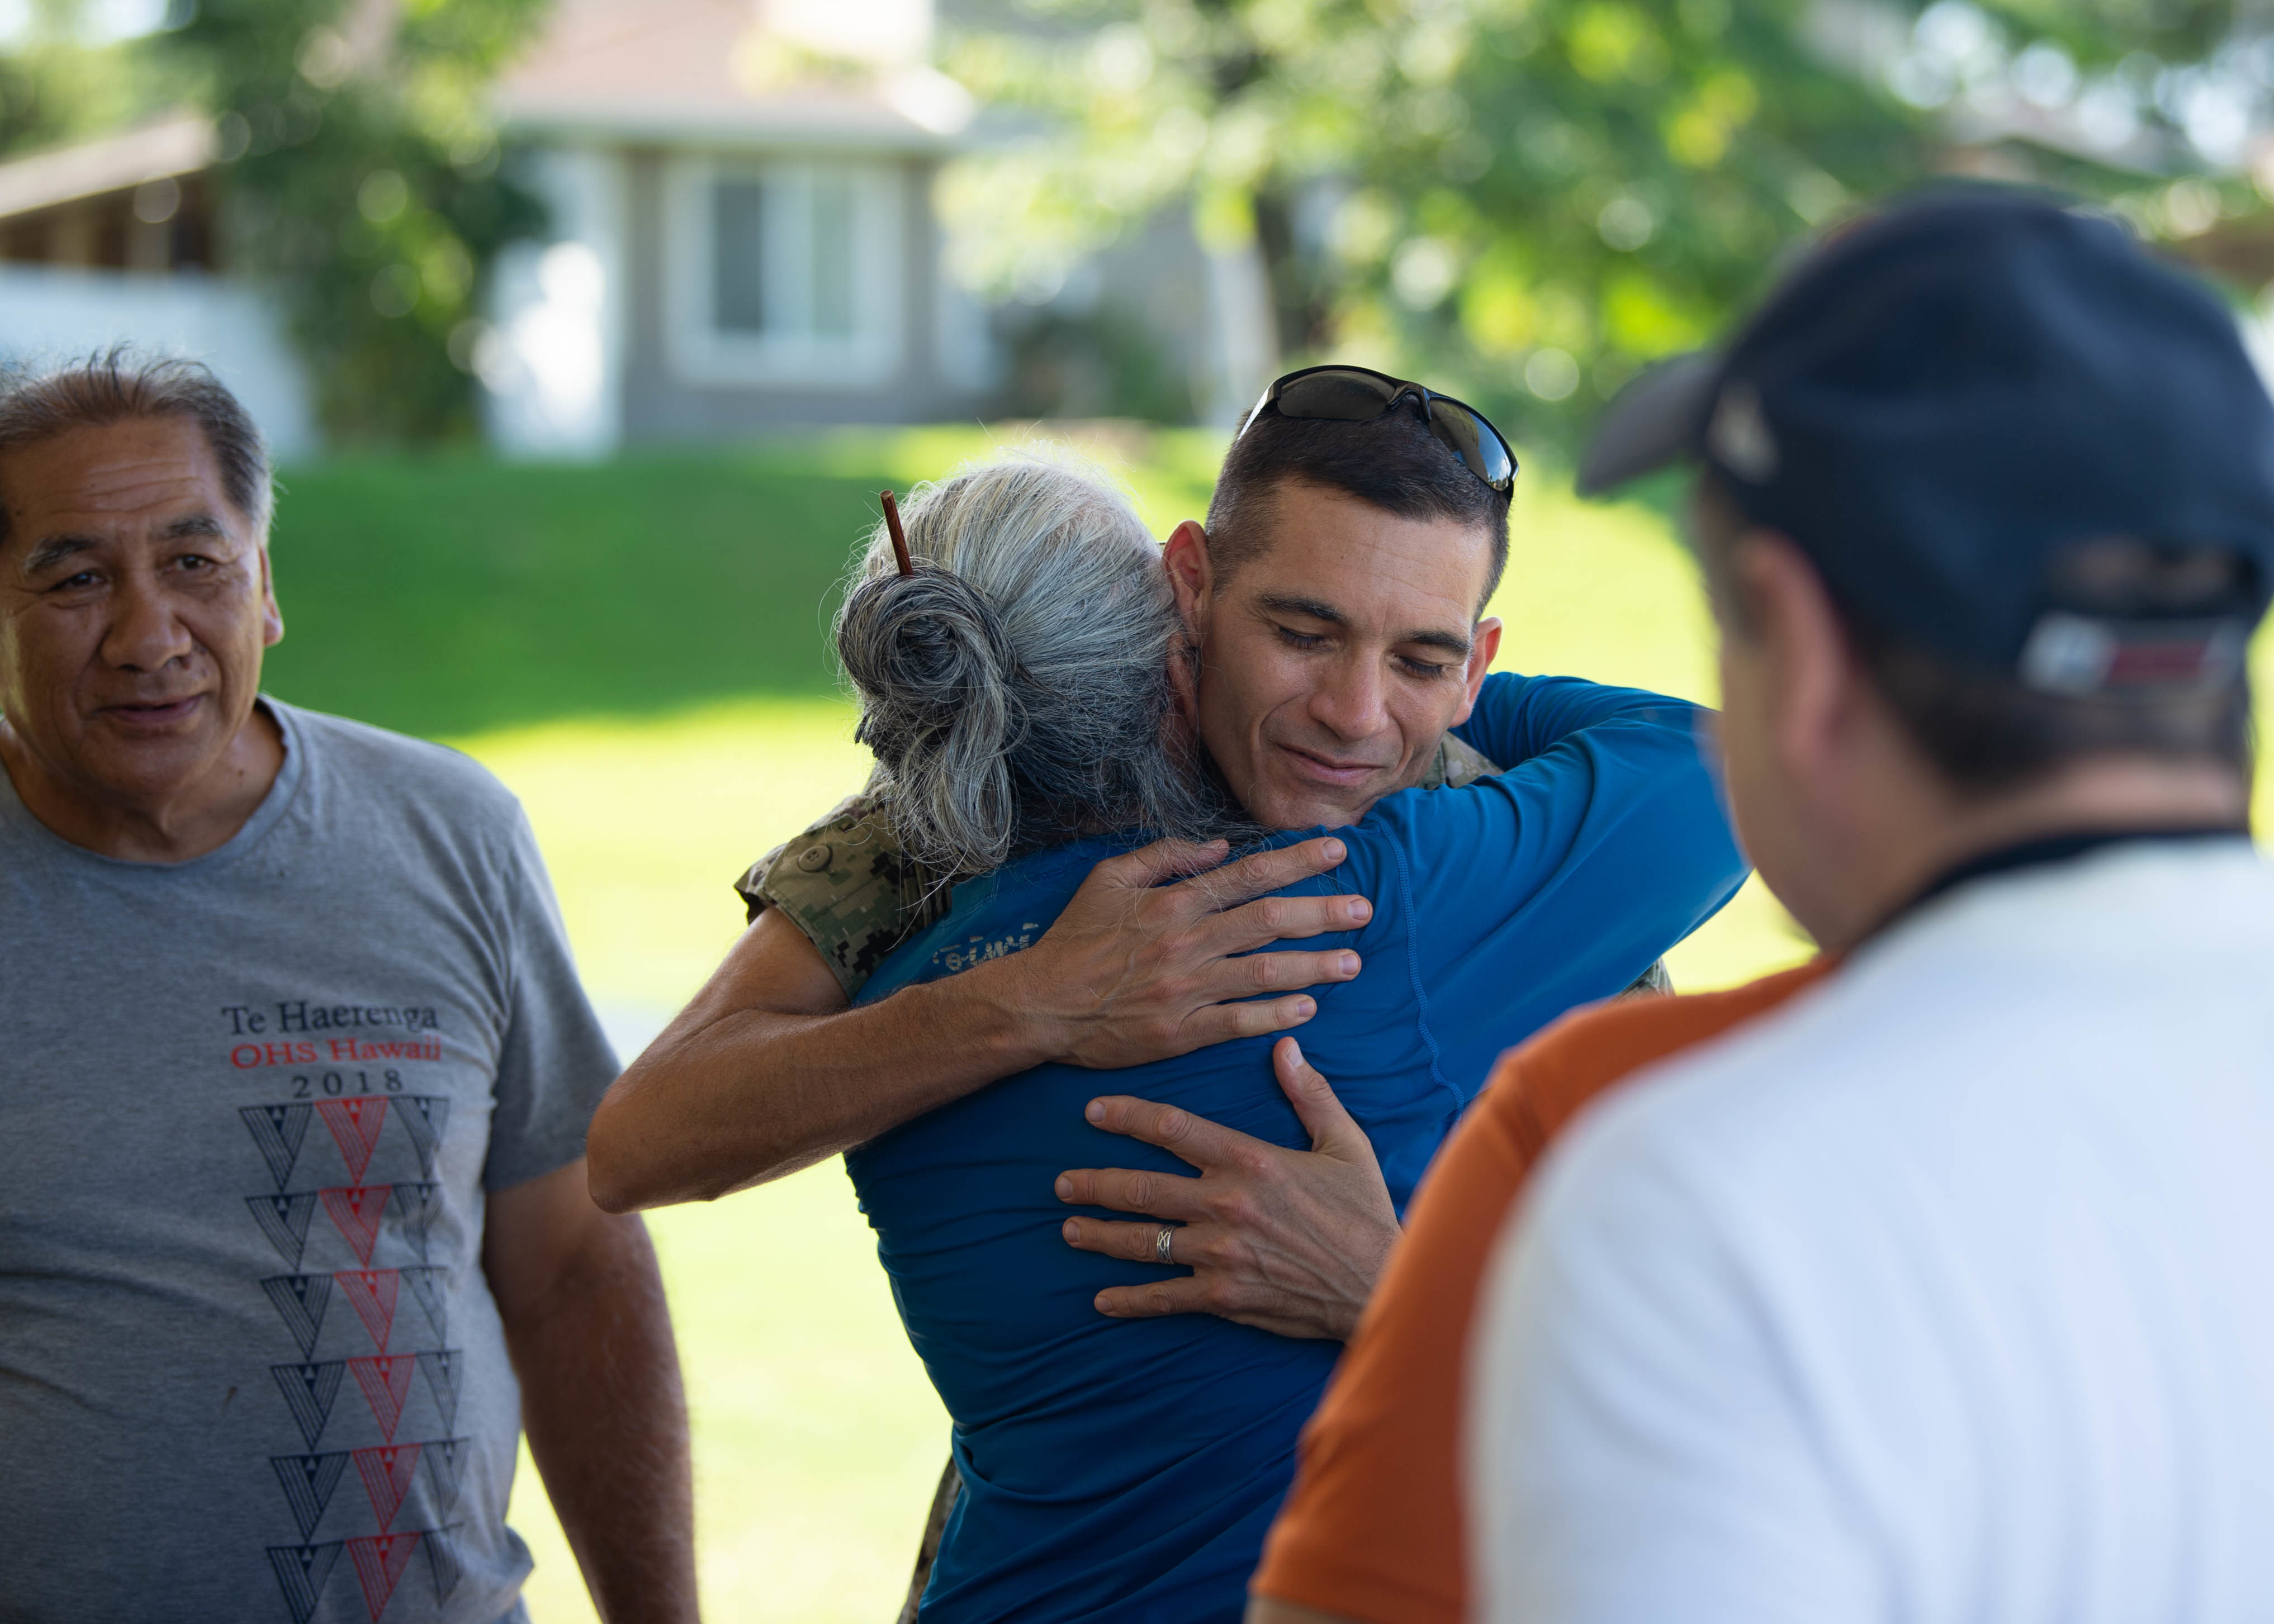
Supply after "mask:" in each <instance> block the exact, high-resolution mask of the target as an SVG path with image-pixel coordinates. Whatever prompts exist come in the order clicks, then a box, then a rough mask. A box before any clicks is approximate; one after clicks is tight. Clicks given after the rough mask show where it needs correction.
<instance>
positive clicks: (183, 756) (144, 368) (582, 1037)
mask: <svg viewBox="0 0 2274 1624" xmlns="http://www.w3.org/2000/svg"><path fill="white" fill-rule="evenodd" d="M269 508H270V483H269V474H268V466H267V457H266V455H265V454H264V453H263V451H262V448H261V443H260V433H259V432H258V431H257V430H256V429H255V428H254V426H253V425H252V422H251V420H250V419H249V418H248V417H246V416H245V411H244V410H243V408H242V407H240V406H239V405H238V404H237V402H236V401H235V400H234V399H233V398H232V397H231V396H230V393H229V391H228V390H227V389H225V388H224V387H222V385H221V384H220V383H219V382H217V381H216V380H215V379H214V377H213V376H212V375H211V374H210V373H209V372H207V371H206V370H205V369H204V368H203V367H200V366H197V365H192V364H189V363H185V362H178V361H154V362H146V361H141V360H138V359H136V358H135V357H132V356H131V355H128V354H124V353H122V352H113V353H111V354H109V355H108V356H102V357H96V358H95V359H94V360H92V361H89V362H87V363H84V364H82V365H74V366H68V367H64V368H63V369H61V370H59V371H56V372H49V373H45V374H40V375H19V376H16V377H12V378H10V379H7V380H5V381H4V383H0V767H4V769H5V772H4V778H0V874H4V875H5V876H6V883H5V885H4V887H0V939H4V940H5V941H6V942H7V944H8V949H9V961H8V974H7V975H6V976H5V978H4V979H0V1025H4V1027H5V1030H6V1031H7V1033H8V1034H9V1037H10V1044H9V1058H8V1064H7V1068H6V1070H5V1071H4V1073H0V1212H4V1222H0V1439H4V1440H6V1444H5V1453H6V1469H5V1470H4V1471H0V1575H4V1577H0V1593H4V1594H0V1613H5V1615H6V1616H7V1617H8V1618H9V1619H10V1620H23V1621H25V1624H63V1621H64V1620H84V1619H94V1618H100V1619H104V1620H121V1621H131V1620H152V1621H153V1624H155V1621H157V1620H169V1621H170V1620H207V1619H230V1620H245V1619H274V1620H279V1621H280V1624H345V1621H346V1620H367V1619H375V1618H378V1617H380V1615H381V1613H385V1614H386V1616H387V1617H388V1618H389V1619H395V1620H428V1621H431V1624H444V1621H453V1624H497V1620H501V1619H522V1618H525V1617H526V1614H525V1613H524V1612H523V1608H522V1605H521V1603H520V1601H519V1599H518V1598H519V1594H520V1591H521V1587H522V1582H523V1579H524V1578H525V1577H526V1576H527V1575H528V1573H529V1570H530V1557H529V1551H528V1547H527V1546H525V1545H523V1543H522V1541H521V1540H520V1539H519V1538H517V1537H516V1535H515V1534H514V1533H513V1531H512V1530H510V1529H508V1527H507V1526H506V1524H505V1511H506V1502H507V1499H508V1493H509V1492H510V1490H511V1487H512V1483H513V1472H514V1461H515V1455H516V1446H517V1444H518V1441H519V1436H520V1433H521V1431H522V1428H523V1425H526V1426H527V1429H528V1432H529V1438H530V1443H531V1448H532V1449H533V1450H534V1452H535V1455H536V1457H537V1461H538V1467H539V1469H540V1470H541V1471H542V1472H543V1473H544V1476H545V1481H546V1490H547V1492H548V1493H549V1494H550V1496H551V1498H552V1500H553V1505H554V1507H556V1508H557V1509H558V1511H559V1512H560V1515H561V1522H562V1526H563V1527H564V1528H565V1529H566V1530H567V1532H568V1535H569V1542H570V1544H571V1545H572V1546H573V1547H574V1549H575V1550H576V1553H577V1557H578V1559H579V1560H580V1562H581V1563H582V1565H583V1568H584V1574H585V1575H586V1579H587V1582H588V1583H589V1584H590V1585H591V1590H592V1592H593V1595H594V1598H595V1599H596V1601H597V1602H598V1604H599V1608H600V1611H601V1612H602V1613H604V1614H605V1615H606V1617H608V1618H609V1619H611V1620H623V1619H636V1620H691V1619H693V1618H694V1617H695V1616H696V1613H695V1590H694V1571H693V1560H692V1551H691V1542H690V1538H689V1499H690V1490H689V1473H688V1457H687V1431H686V1414H685V1406H684V1404H683V1402H682V1401H681V1395H680V1386H679V1368H678V1360H677V1357H676V1354H675V1353H674V1349H673V1345H672V1336H671V1326H670V1320H669V1319H668V1317H667V1315H666V1311H665V1308H664V1304H663V1296H662V1288H661V1284H660V1282H659V1278H658V1276H657V1273H656V1267H655V1259H654V1255H653V1253H652V1252H651V1251H650V1249H649V1246H648V1242H647V1237H646V1235H645V1233H644V1231H643V1230H642V1229H641V1227H640V1225H639V1223H638V1222H636V1220H627V1219H621V1218H612V1217H610V1216H608V1215H607V1214H604V1213H602V1212H601V1211H600V1210H599V1208H597V1207H594V1205H593V1204H592V1202H591V1199H590V1197H589V1196H588V1195H587V1193H586V1190H585V1182H586V1181H585V1175H584V1159H583V1158H584V1149H583V1146H584V1128H585V1124H586V1122H587V1120H588V1119H589V1117H590V1116H591V1109H592V1104H593V1101H596V1100H597V1099H598V1098H599V1095H600V1093H601V1091H602V1090H603V1089H604V1088H606V1086H607V1084H608V1082H609V1080H610V1079H611V1078H612V1077H613V1076H614V1072H615V1069H616V1067H615V1061H614V1056H611V1055H610V1053H609V1052H608V1046H607V1042H606V1039H605V1038H604V1037H603V1036H602V1035H601V1033H600V1029H599V1023H598V1021H597V1020H596V1019H594V1017H593V1014H592V1011H591V1007H590V1006H589V1005H588V1004H587V1003H586V1002H585V999H584V993H583V991H582V989H580V988H579V986H578V985H577V981H576V970H575V967H574V966H573V965H572V964H571V963H570V960H569V946H568V943H567V940H566V939H565V937H564V936H563V934H562V931H561V920H560V915H559V913H558V911H557V910H556V908H555V907H554V906H553V896H552V891H551V889H550V887H549V885H548V883H547V882H546V876H545V868H544V863H543V861H542V860H541V859H540V858H539V857H538V853H537V847H536V843H535V841H534V840H533V839H532V838H531V835H530V831H529V825H528V823H527V821H526V820H525V819H524V818H523V816H522V815H521V810H520V808H518V807H517V806H516V804H515V802H514V801H513V798H512V797H511V796H510V795H508V793H506V792H505V790H504V789H503V788H502V787H501V786H500V785H499V784H498V783H497V782H496V781H495V780H494V779H493V778H491V777H490V776H489V775H488V774H487V773H486V772H485V771H482V770H481V769H480V768H479V767H477V766H475V765H474V764H473V763H471V762H470V761H468V760H466V759H465V758H464V757H463V756H459V755H457V754H456V753H455V752H452V751H448V750H444V749H440V748H437V747H435V746H433V745H428V744H422V743H418V742H417V741H412V740H409V739H403V738H399V737H397V736H395V735H394V734H392V733H381V732H380V731H379V730H378V729H376V728H371V727H365V726H360V725H358V724H357V723H354V722H350V721H345V720H343V719H341V718H337V717H330V716H323V715H320V714H318V713H317V712H315V711H304V710H301V709H299V708H298V707H297V706H294V705H288V704H285V703H282V702H281V701H278V700H275V699H270V698H266V697H263V696H262V695H261V694H260V666H261V657H262V654H263V651H264V650H266V649H267V647H268V645H270V644H272V643H275V642H276V641H277V639H278V638H280V637H282V635H283V631H284V628H283V620H282V613H280V611H279V609H278V606H277V597H276V592H275V585H274V581H273V577H272V574H271V569H270V563H269V555H268V516H269ZM350 1467H352V1469H353V1470H350Z"/></svg>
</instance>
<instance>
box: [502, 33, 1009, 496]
mask: <svg viewBox="0 0 2274 1624" xmlns="http://www.w3.org/2000/svg"><path fill="white" fill-rule="evenodd" d="M932 20H933V19H932V9H931V4H930V0H757V4H753V3H752V0H559V4H557V5H556V6H555V8H554V10H553V12H552V15H551V18H550V20H549V21H548V22H547V24H546V27H545V31H544V34H543V35H542V37H541V38H539V39H538V41H537V42H536V43H535V45H534V46H533V47H532V49H531V50H530V51H529V52H528V53H527V54H526V55H525V56H523V59H522V60H521V61H520V62H519V63H518V64H516V66H515V67H513V68H512V69H510V70H509V71H508V72H507V73H506V74H505V75H503V76H502V77H501V79H500V80H499V82H498V84H497V86H496V87H495V90H494V106H495V109H496V112H497V116H498V118H499V120H500V123H501V129H502V132H503V133H504V135H505V138H506V139H507V140H508V144H509V147H511V148H512V149H513V150H515V151H516V152H517V153H518V154H520V157H521V162H522V164H523V167H522V169H521V171H520V173H521V174H522V175H523V177H524V178H525V179H526V180H527V181H528V182H529V183H531V184H533V185H534V186H535V187H536V188H537V189H538V191H539V192H541V193H542V195H543V196H544V197H545V198H546V200H547V201H548V203H549V204H550V206H551V210H552V220H553V229H552V233H551V237H550V240H549V241H546V242H543V243H535V244H523V245H522V246H520V247H517V248H516V249H513V250H511V251H509V252H508V253H507V255H506V256H504V258H503V259H501V263H500V265H499V267H498V274H497V276H496V278H495V283H494V296H493V306H492V312H491V332H490V334H489V335H488V336H487V338H486V340H485V341H484V342H483V343H482V345H481V346H480V348H479V351H478V357H477V358H478V370H479V372H480V375H481V378H482V381H483V384H484V386H485V387H486V391H487V393H488V397H489V398H488V402H487V421H488V424H489V426H490V432H491V435H492V438H493V440H494V441H495V443H496V444H497V445H498V446H499V447H501V449H504V450H507V451H509V452H513V453H517V454H522V455H600V454H604V453H606V452H607V451H608V450H610V449H613V448H614V447H616V446H618V445H620V444H621V443H624V442H626V441H637V440H663V439H689V438H695V439H703V438H712V439H722V438H727V437H730V436H734V435H739V434H742V433H746V432H749V431H752V430H759V429H765V428H772V427H779V426H785V425H804V424H815V423H861V422H915V421H936V420H938V419H941V418H949V417H959V416H968V415H969V414H970V413H972V412H973V411H974V410H977V409H978V407H979V404H980V402H981V401H982V400H983V397H984V396H985V395H987V393H988V392H989V390H990V387H991V385H992V384H993V383H994V381H995V379H996V376H997V372H998V361H997V358H996V356H995V353H994V346H993V343H992V341H991V340H990V335H989V327H988V323H987V320H986V315H985V312H983V311H982V310H981V309H979V308H978V307H977V306H975V305H974V303H973V302H972V301H971V300H970V299H969V298H968V297H966V296H965V295H963V294H962V293H960V291H959V290H958V289H956V288H955V286H954V285H953V283H952V282H950V281H949V280H948V278H946V277H945V275H944V274H943V273H942V268H941V252H940V247H941V244H940V231H939V228H938V225H937V221H936V219H935V217H934V214H933V212H932V207H931V183H932V180H933V177H934V176H935V174H936V173H937V169H938V167H939V165H940V164H941V162H943V161H944V160H945V158H946V157H947V155H948V154H950V153H951V152H952V151H953V148H954V146H955V144H956V142H957V140H958V139H959V138H960V136H961V135H962V133H963V132H964V131H965V129H966V127H967V126H968V123H969V121H970V118H971V116H972V111H973V109H972V107H971V103H970V98H969V97H968V95H967V94H965V93H964V91H963V90H962V89H961V88H960V86H957V85H955V84H954V83H953V81H951V80H949V79H946V78H945V77H944V76H943V75H941V74H940V73H939V72H937V71H936V70H934V69H933V68H932V67H931V66H930V44H931V29H932Z"/></svg>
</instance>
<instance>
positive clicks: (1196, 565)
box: [1161, 519, 1216, 639]
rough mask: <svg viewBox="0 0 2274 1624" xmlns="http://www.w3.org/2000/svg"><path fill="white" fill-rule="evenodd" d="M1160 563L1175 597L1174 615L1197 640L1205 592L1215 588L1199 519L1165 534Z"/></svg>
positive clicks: (1206, 534) (1213, 571) (1190, 520)
mask: <svg viewBox="0 0 2274 1624" xmlns="http://www.w3.org/2000/svg"><path fill="white" fill-rule="evenodd" d="M1161 564H1162V568H1165V569H1166V570H1167V571H1168V572H1169V590H1171V591H1172V592H1174V593H1175V594H1176V595H1177V613H1178V614H1180V615H1182V616H1184V619H1185V631H1186V635H1189V636H1191V637H1193V638H1195V639H1197V638H1198V637H1199V636H1200V635H1201V617H1202V616H1203V615H1204V614H1205V613H1207V605H1208V598H1209V592H1210V591H1211V590H1213V589H1214V588H1215V585H1216V573H1215V570H1214V569H1213V568H1212V567H1211V565H1210V562H1209V545H1208V531H1206V530H1202V529H1201V523H1200V521H1199V520H1197V519H1186V521H1185V522H1184V523H1182V524H1179V525H1178V526H1177V528H1176V529H1175V530H1171V531H1170V532H1169V539H1168V540H1167V541H1166V542H1164V543H1163V544H1162V546H1161Z"/></svg>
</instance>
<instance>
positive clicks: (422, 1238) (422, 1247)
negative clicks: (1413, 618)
mask: <svg viewBox="0 0 2274 1624" xmlns="http://www.w3.org/2000/svg"><path fill="white" fill-rule="evenodd" d="M443 1103H444V1104H446V1105H447V1104H448V1103H449V1101H447V1100H446V1101H443ZM403 1120H404V1121H405V1122H408V1121H410V1117H409V1116H405V1117H404V1118H403ZM389 1199H390V1200H391V1201H392V1202H393V1204H394V1207H395V1213H396V1214H397V1215H398V1216H399V1217H401V1218H402V1220H403V1234H404V1236H406V1237H409V1239H410V1244H412V1245H413V1246H416V1247H417V1248H418V1260H419V1261H420V1262H421V1263H424V1262H425V1261H427V1257H426V1242H427V1239H428V1237H430V1235H431V1234H432V1233H433V1228H434V1219H435V1217H436V1215H437V1214H440V1212H441V1210H442V1186H441V1185H440V1184H397V1185H395V1193H394V1195H393V1196H392V1197H390V1198H389Z"/></svg>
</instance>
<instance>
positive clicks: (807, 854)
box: [734, 795, 949, 1000]
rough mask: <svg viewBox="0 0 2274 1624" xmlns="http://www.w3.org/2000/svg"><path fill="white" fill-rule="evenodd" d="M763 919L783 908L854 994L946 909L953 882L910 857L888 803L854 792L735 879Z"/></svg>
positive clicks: (753, 916) (754, 913)
mask: <svg viewBox="0 0 2274 1624" xmlns="http://www.w3.org/2000/svg"><path fill="white" fill-rule="evenodd" d="M734 889H735V890H736V891H739V892H740V893H742V900H743V902H744V903H745V904H746V905H747V906H748V907H749V917H750V918H751V919H753V920H755V919H757V916H758V915H759V914H763V913H764V912H765V910H766V909H768V908H770V907H772V908H779V909H780V910H781V911H782V914H783V916H784V917H785V918H787V920H788V921H790V923H792V924H793V925H795V926H796V927H797V928H798V929H800V930H802V931H803V932H804V933H805V935H806V937H807V939H808V940H809V941H810V942H811V943H812V944H813V945H814V946H815V947H816V948H817V950H819V951H820V953H821V956H822V958H823V959H825V960H826V961H827V963H828V965H829V969H830V973H831V974H833V975H835V976H836V977H837V984H838V985H839V986H840V987H842V988H843V989H845V996H846V997H847V999H848V1000H850V999H852V998H854V997H855V996H858V995H859V993H860V991H861V989H862V987H863V986H864V985H866V984H867V982H868V980H869V977H870V975H871V974H875V972H876V968H877V966H878V965H880V964H882V963H884V962H885V957H886V955H888V954H889V953H891V952H892V950H893V949H894V948H896V947H898V946H899V945H900V944H901V943H903V942H905V941H907V939H908V938H909V937H910V936H914V935H915V933H916V932H917V931H919V930H922V929H923V928H924V927H925V926H927V925H929V924H930V923H932V922H933V921H935V920H937V919H938V918H939V917H940V916H941V915H942V914H945V913H946V912H947V903H948V891H949V888H948V887H947V886H946V885H944V884H940V883H936V881H935V880H934V878H933V876H930V874H928V873H927V872H926V871H924V870H923V869H922V868H919V867H918V866H917V865H916V864H915V863H914V862H911V861H909V860H908V858H907V854H906V853H903V852H902V851H901V850H900V842H899V840H898V839H896V838H894V837H893V834H892V824H891V823H890V821H889V820H888V819H887V818H886V817H885V814H884V811H883V808H881V806H879V805H878V804H877V803H876V802H874V801H870V800H869V799H867V798H865V797H863V796H859V795H855V797H853V798H852V799H851V800H849V801H846V802H845V803H844V804H842V805H841V806H840V807H839V808H837V809H836V810H835V811H833V812H832V813H831V814H830V815H829V816H827V817H825V818H823V819H822V820H821V821H820V822H819V823H816V824H814V825H813V826H812V827H811V828H810V829H808V830H807V831H805V832H804V833H803V834H802V835H800V836H798V837H797V838H796V839H794V840H792V841H789V842H788V843H787V844H786V845H783V846H776V847H775V848H774V849H773V850H772V851H771V852H768V853H766V854H765V855H764V857H761V858H759V859H758V861H757V862H755V863H752V864H751V865H750V867H749V869H748V870H747V871H746V872H745V873H744V874H743V876H742V878H741V879H739V880H737V881H735V882H734Z"/></svg>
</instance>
